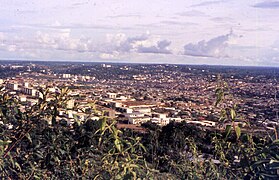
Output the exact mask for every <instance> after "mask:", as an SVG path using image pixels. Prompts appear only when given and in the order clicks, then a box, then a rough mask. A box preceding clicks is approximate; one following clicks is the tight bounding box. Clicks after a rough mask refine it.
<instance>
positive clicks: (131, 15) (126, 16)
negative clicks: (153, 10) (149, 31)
mask: <svg viewBox="0 0 279 180" xmlns="http://www.w3.org/2000/svg"><path fill="white" fill-rule="evenodd" d="M107 17H108V18H141V17H142V16H141V15H139V14H120V15H115V16H107Z"/></svg>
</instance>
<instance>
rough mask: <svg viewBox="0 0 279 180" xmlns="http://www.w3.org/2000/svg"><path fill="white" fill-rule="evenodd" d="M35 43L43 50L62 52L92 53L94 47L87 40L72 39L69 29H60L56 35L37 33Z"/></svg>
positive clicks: (90, 41)
mask: <svg viewBox="0 0 279 180" xmlns="http://www.w3.org/2000/svg"><path fill="white" fill-rule="evenodd" d="M36 39H37V42H38V43H39V45H41V46H42V47H43V48H49V49H57V50H64V51H77V52H92V51H94V45H93V42H92V40H91V39H89V38H84V37H83V38H74V37H72V36H71V31H70V30H69V29H62V30H60V31H58V32H57V33H52V34H48V33H42V32H40V31H38V32H37V35H36Z"/></svg>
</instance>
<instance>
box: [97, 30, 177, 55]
mask: <svg viewBox="0 0 279 180" xmlns="http://www.w3.org/2000/svg"><path fill="white" fill-rule="evenodd" d="M170 44H171V41H168V40H162V39H160V38H159V37H155V36H152V35H150V33H149V32H146V33H144V34H142V35H139V36H133V37H127V36H126V35H125V34H123V33H118V34H115V35H113V34H108V35H107V45H102V49H99V51H100V52H103V53H106V54H111V52H113V53H114V54H115V52H118V53H119V54H120V53H122V54H123V53H124V54H125V53H153V54H171V53H172V51H171V50H170V49H169V46H170ZM119 54H117V55H119Z"/></svg>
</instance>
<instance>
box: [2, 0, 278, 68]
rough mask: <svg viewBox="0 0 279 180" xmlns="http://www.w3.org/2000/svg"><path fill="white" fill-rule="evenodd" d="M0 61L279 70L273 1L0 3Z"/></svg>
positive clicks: (52, 0)
mask: <svg viewBox="0 0 279 180" xmlns="http://www.w3.org/2000/svg"><path fill="white" fill-rule="evenodd" d="M0 4H1V5H0V59H1V60H43V61H54V60H65V61H89V62H100V61H101V62H129V63H167V64H170V63H174V64H209V65H235V66H276V67H279V23H278V22H279V1H278V0H277V1H276V0H187V1H186V0H140V1H139V0H48V1H45V0H0Z"/></svg>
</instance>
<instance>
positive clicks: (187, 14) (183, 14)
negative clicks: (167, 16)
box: [177, 10, 207, 17]
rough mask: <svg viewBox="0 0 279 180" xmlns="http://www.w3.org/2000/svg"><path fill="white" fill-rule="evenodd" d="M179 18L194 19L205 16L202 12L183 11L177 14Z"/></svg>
mask: <svg viewBox="0 0 279 180" xmlns="http://www.w3.org/2000/svg"><path fill="white" fill-rule="evenodd" d="M177 15H179V16H190V17H191V16H195V17H198V16H199V17H205V16H207V15H206V14H205V13H204V12H201V11H197V10H191V11H185V12H180V13H177Z"/></svg>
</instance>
